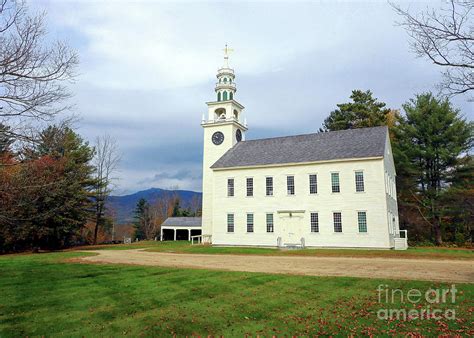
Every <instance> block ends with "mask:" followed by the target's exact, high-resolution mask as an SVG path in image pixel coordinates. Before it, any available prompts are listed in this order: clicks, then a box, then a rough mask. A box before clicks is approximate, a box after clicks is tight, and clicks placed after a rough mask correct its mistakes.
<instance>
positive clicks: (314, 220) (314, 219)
mask: <svg viewBox="0 0 474 338" xmlns="http://www.w3.org/2000/svg"><path fill="white" fill-rule="evenodd" d="M311 232H319V217H318V213H317V212H312V213H311Z"/></svg>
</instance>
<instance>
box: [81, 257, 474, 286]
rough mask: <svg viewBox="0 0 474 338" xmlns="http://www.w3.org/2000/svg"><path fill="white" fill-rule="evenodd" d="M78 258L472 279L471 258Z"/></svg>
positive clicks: (229, 268)
mask: <svg viewBox="0 0 474 338" xmlns="http://www.w3.org/2000/svg"><path fill="white" fill-rule="evenodd" d="M87 252H94V253H97V254H98V255H96V256H88V257H81V258H79V259H76V260H78V261H80V262H85V263H87V262H89V263H113V264H135V265H152V266H162V267H173V268H192V269H215V270H227V271H249V272H265V273H281V274H295V275H309V276H348V277H366V278H388V279H411V280H413V279H418V280H427V281H443V282H464V283H474V261H463V260H428V259H394V258H388V259H387V258H348V257H288V256H256V255H255V256H254V255H217V254H216V255H205V254H175V253H160V252H147V251H143V250H142V249H138V250H136V249H135V250H96V251H87Z"/></svg>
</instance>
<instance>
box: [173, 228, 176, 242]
mask: <svg viewBox="0 0 474 338" xmlns="http://www.w3.org/2000/svg"><path fill="white" fill-rule="evenodd" d="M173 231H174V240H175V241H176V229H173Z"/></svg>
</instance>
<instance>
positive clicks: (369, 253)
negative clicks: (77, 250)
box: [85, 241, 474, 259]
mask: <svg viewBox="0 0 474 338" xmlns="http://www.w3.org/2000/svg"><path fill="white" fill-rule="evenodd" d="M85 249H101V250H102V249H104V250H125V249H147V251H157V252H175V253H202V254H236V255H288V256H343V257H387V258H432V259H474V251H473V250H469V249H457V248H436V247H414V248H409V249H408V250H406V251H395V250H364V249H304V250H278V249H272V248H251V247H246V248H245V247H214V246H209V245H190V244H189V242H187V241H177V242H172V241H170V242H155V241H143V242H137V243H133V244H130V245H123V244H120V245H99V246H94V247H85Z"/></svg>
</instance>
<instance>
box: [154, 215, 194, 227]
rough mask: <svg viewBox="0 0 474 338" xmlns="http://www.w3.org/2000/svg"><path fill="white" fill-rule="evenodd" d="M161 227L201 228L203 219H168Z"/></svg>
mask: <svg viewBox="0 0 474 338" xmlns="http://www.w3.org/2000/svg"><path fill="white" fill-rule="evenodd" d="M161 226H174V227H200V226H201V217H168V218H167V219H166V220H165V221H164V222H163V223H162V224H161Z"/></svg>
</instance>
